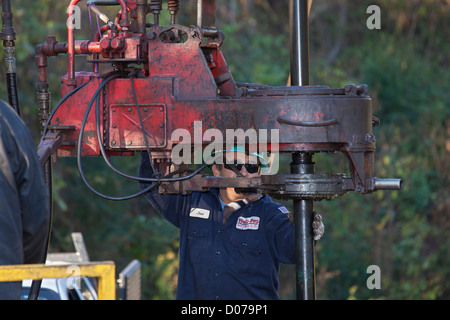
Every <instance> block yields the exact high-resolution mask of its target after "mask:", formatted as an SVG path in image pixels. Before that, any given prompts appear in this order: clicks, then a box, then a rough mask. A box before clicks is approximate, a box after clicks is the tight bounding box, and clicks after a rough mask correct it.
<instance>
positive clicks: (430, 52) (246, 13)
mask: <svg viewBox="0 0 450 320" xmlns="http://www.w3.org/2000/svg"><path fill="white" fill-rule="evenodd" d="M182 2H183V1H182ZM80 3H83V1H81V2H80ZM193 3H194V1H192V0H190V1H189V4H190V6H189V7H194V6H193ZM67 4H68V3H67V1H51V0H40V1H30V0H17V1H13V14H14V23H15V29H16V31H17V41H16V50H17V69H18V81H19V90H20V96H19V97H20V102H21V109H22V113H23V115H24V120H25V122H26V123H27V124H28V125H29V126H30V130H31V132H32V135H33V136H34V138H35V139H36V142H37V141H38V139H39V127H38V120H37V118H38V111H37V107H36V103H35V91H36V87H35V82H36V79H37V75H36V70H35V67H34V47H35V45H37V44H38V43H42V42H44V41H45V40H46V37H47V35H49V34H50V35H55V36H56V37H57V40H58V41H61V42H65V41H66V34H67V32H66V26H65V22H66V20H65V19H66V17H67V16H66V6H67ZM182 4H183V3H182ZM287 4H288V1H252V0H247V1H237V0H232V1H217V12H218V22H220V25H219V26H220V29H221V30H222V31H223V32H224V34H225V36H226V39H225V41H224V43H223V45H222V48H221V49H222V51H223V53H224V56H225V58H226V59H227V62H228V64H229V67H230V69H231V71H232V73H233V76H234V78H235V79H236V80H237V81H244V82H255V83H261V84H269V85H280V86H283V85H286V83H287V79H288V75H289V33H288V32H289V28H288V15H287ZM370 4H377V5H379V6H380V7H381V17H382V29H381V30H368V29H367V28H366V19H367V17H368V15H367V14H366V8H367V7H368V6H369V5H370ZM81 7H82V9H83V11H82V16H83V23H82V29H81V30H77V32H76V38H77V39H89V38H90V30H89V27H88V26H89V22H88V21H87V12H86V8H85V7H84V6H83V5H82V6H81ZM111 10H112V9H111ZM183 10H186V9H185V8H184V7H183V6H181V11H182V12H183ZM186 11H189V10H186ZM186 11H184V14H185V15H184V16H182V17H180V18H179V21H186V22H187V21H188V20H189V19H188V17H187V16H186V15H190V16H192V13H191V12H186ZM110 15H111V14H110ZM111 16H112V15H111ZM193 16H195V14H194V15H193ZM449 18H450V8H449V5H448V4H446V3H445V2H442V1H439V0H423V1H418V0H414V1H406V0H402V1H400V0H399V1H388V0H379V1H369V0H362V1H358V2H357V3H355V2H353V1H352V2H350V1H338V0H314V1H313V6H312V10H311V23H310V44H311V46H310V56H311V83H312V84H321V85H330V86H331V87H342V86H344V85H345V84H348V83H356V84H358V83H366V84H368V85H369V93H370V95H371V97H372V98H373V105H374V114H376V115H377V116H378V117H379V118H380V119H381V126H380V127H377V128H375V129H374V133H375V135H376V136H377V152H376V154H375V175H376V176H378V177H401V178H403V179H404V181H405V186H404V189H403V190H402V191H390V192H387V191H383V192H381V191H378V192H375V193H373V194H370V195H364V196H362V195H358V194H353V193H351V194H347V195H345V196H343V197H341V198H338V199H334V200H331V201H321V202H316V204H315V208H316V211H317V212H319V213H321V214H322V216H323V218H324V223H325V226H326V230H325V235H324V237H323V239H321V240H320V241H319V242H318V243H317V246H316V276H317V297H318V298H320V299H347V298H349V299H448V298H449V297H450V282H449V280H448V279H450V267H449V266H450V254H449V248H450V240H449V239H450V231H449V230H450V222H449V221H450V216H449V215H450V201H449V197H448V195H449V194H450V183H449V182H450V181H449V174H448V173H449V172H450V108H449V105H450V92H449V90H448V84H449V83H450V72H449V65H450V60H449V56H450V54H449V52H450V43H449V42H448V39H449V38H450V29H449V28H448V25H447V24H448V21H449ZM162 23H167V15H166V16H164V18H162ZM187 24H188V25H189V24H193V22H192V21H190V22H187ZM0 58H3V53H1V54H0ZM66 63H67V60H66V59H65V58H62V57H59V58H49V70H48V73H49V81H50V89H51V91H52V105H55V104H56V101H57V100H58V99H59V78H60V77H61V76H63V75H64V74H65V73H66V70H67V66H66ZM82 67H83V66H82V65H81V63H80V64H77V68H78V69H79V70H81V68H82ZM86 68H87V67H86ZM0 94H1V96H2V97H3V99H4V100H6V99H7V98H6V89H5V88H4V86H1V87H0ZM113 161H114V163H115V164H116V165H117V166H118V167H119V168H120V169H122V170H124V171H126V172H128V173H131V174H135V173H136V172H137V165H138V163H139V159H138V157H137V156H135V157H123V158H117V159H114V160H113ZM315 162H316V167H317V170H316V171H326V172H346V173H347V174H348V172H347V171H348V169H347V160H346V159H344V158H343V156H342V155H341V154H316V155H315ZM288 164H289V159H283V162H282V163H281V168H282V170H283V171H285V172H286V171H288V170H289V167H288ZM53 168H54V170H53V174H54V177H53V188H54V191H53V198H54V202H53V203H54V225H53V233H52V241H51V249H52V250H53V251H71V250H73V248H72V245H71V242H70V232H74V231H79V232H82V233H83V235H84V238H85V240H86V242H87V247H88V251H89V254H90V257H91V259H92V260H114V261H115V262H116V265H117V270H118V271H119V270H121V268H123V267H125V266H126V264H127V263H128V262H129V261H131V260H132V259H139V260H140V261H141V263H142V264H143V270H142V273H143V283H142V288H143V298H145V299H173V298H174V296H175V288H176V279H177V271H178V262H177V255H178V253H177V252H178V231H177V229H176V228H175V227H173V226H171V225H170V224H169V223H167V222H166V221H164V220H163V219H162V218H161V217H160V216H159V215H158V214H157V213H155V212H154V210H153V209H152V208H151V206H150V205H149V204H148V202H147V201H146V200H145V199H143V198H138V199H133V200H129V201H124V202H111V201H106V200H103V199H101V198H99V197H96V196H95V195H93V194H92V193H91V192H90V191H89V190H88V189H87V188H86V187H85V186H84V185H83V183H82V181H81V179H80V177H79V174H78V171H77V168H76V161H75V159H59V160H58V162H57V163H55V164H54V165H53ZM83 168H84V170H85V173H86V177H87V179H88V181H89V182H90V183H92V185H93V186H94V187H95V188H97V189H98V190H99V191H101V192H103V193H106V194H109V195H116V196H118V195H126V194H128V193H132V192H134V191H136V190H137V185H136V183H135V182H131V181H126V180H124V179H122V178H119V177H117V175H115V174H114V173H112V172H111V171H110V170H109V169H108V168H106V166H105V165H104V164H103V160H102V159H83ZM286 206H287V207H290V206H291V204H290V203H289V202H286ZM373 264H375V265H378V266H380V268H381V286H382V288H381V290H376V289H373V290H369V289H368V288H367V287H366V280H367V278H368V276H369V274H367V273H366V270H367V267H368V266H369V265H373ZM286 272H292V270H291V269H290V268H282V271H281V274H280V278H281V279H282V283H281V288H280V293H282V298H292V297H295V294H294V290H295V288H294V284H293V282H292V280H293V278H294V277H293V276H292V277H291V276H289V275H286V274H285V273H286ZM283 279H287V280H283Z"/></svg>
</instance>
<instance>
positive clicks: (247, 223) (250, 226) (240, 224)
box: [236, 216, 261, 230]
mask: <svg viewBox="0 0 450 320" xmlns="http://www.w3.org/2000/svg"><path fill="white" fill-rule="evenodd" d="M260 219H261V218H260V217H255V216H253V217H248V218H244V217H239V218H238V219H237V222H236V229H239V230H258V228H259V220H260Z"/></svg>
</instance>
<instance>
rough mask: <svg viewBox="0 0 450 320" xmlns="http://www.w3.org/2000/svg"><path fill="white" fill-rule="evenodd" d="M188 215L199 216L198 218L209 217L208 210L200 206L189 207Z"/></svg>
mask: <svg viewBox="0 0 450 320" xmlns="http://www.w3.org/2000/svg"><path fill="white" fill-rule="evenodd" d="M189 216H190V217H194V218H200V219H208V218H209V210H207V209H202V208H191V211H190V212H189Z"/></svg>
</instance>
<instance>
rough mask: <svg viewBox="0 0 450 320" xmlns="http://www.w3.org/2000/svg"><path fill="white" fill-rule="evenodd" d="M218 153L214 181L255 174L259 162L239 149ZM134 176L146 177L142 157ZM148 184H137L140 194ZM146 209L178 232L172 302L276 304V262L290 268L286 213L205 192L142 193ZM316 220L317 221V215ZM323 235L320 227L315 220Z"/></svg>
mask: <svg viewBox="0 0 450 320" xmlns="http://www.w3.org/2000/svg"><path fill="white" fill-rule="evenodd" d="M230 151H231V152H224V153H223V154H224V161H223V164H213V165H212V171H213V174H214V175H215V176H220V177H235V176H237V174H238V173H240V174H241V175H242V176H245V177H255V176H258V175H259V172H260V167H261V165H264V164H263V163H261V161H260V159H261V157H260V156H259V155H258V154H256V153H255V154H250V155H249V154H247V153H246V152H245V151H243V150H239V149H236V147H235V148H234V149H233V150H230ZM139 174H140V176H141V177H152V176H153V171H152V167H151V165H150V161H149V157H148V154H147V153H146V152H142V153H141V164H140V173H139ZM148 185H149V184H148V183H143V182H141V183H140V187H141V189H143V188H145V187H146V186H148ZM145 196H146V198H147V199H148V200H149V202H150V203H151V204H152V206H153V207H154V208H155V209H156V210H157V211H158V212H159V213H160V214H162V215H163V217H164V218H165V219H166V220H168V221H169V222H170V223H172V224H173V225H175V226H176V227H178V228H179V229H180V251H179V274H178V286H177V296H176V297H177V299H181V300H187V299H205V300H219V299H220V300H236V299H238V300H240V299H246V300H251V299H258V300H261V299H270V300H276V299H279V295H278V292H277V290H278V284H279V281H278V271H279V265H280V263H285V264H295V252H296V251H295V241H294V226H293V224H292V223H291V221H290V219H289V217H288V210H287V209H286V208H285V207H284V206H283V205H281V204H279V203H276V202H274V201H272V199H271V198H270V197H269V196H268V195H264V196H260V195H259V194H256V193H253V194H242V193H238V192H236V190H235V189H234V188H220V189H217V188H210V190H209V191H208V192H192V193H191V194H189V195H181V194H180V195H178V194H164V195H163V194H159V193H158V191H157V189H153V190H152V191H150V192H148V193H146V194H145ZM317 217H318V218H320V219H321V217H320V216H317ZM315 223H316V224H317V223H318V224H317V226H318V227H320V228H321V229H320V230H318V229H317V230H316V231H315V233H316V234H318V237H317V239H318V238H319V236H320V235H319V233H320V232H322V234H323V224H322V223H321V221H317V219H316V221H315Z"/></svg>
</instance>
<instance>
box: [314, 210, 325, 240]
mask: <svg viewBox="0 0 450 320" xmlns="http://www.w3.org/2000/svg"><path fill="white" fill-rule="evenodd" d="M312 227H313V234H314V240H316V241H317V240H319V239H320V238H322V236H323V233H324V232H325V225H324V224H323V222H322V216H321V215H320V214H318V213H317V212H314V218H313V223H312Z"/></svg>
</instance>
